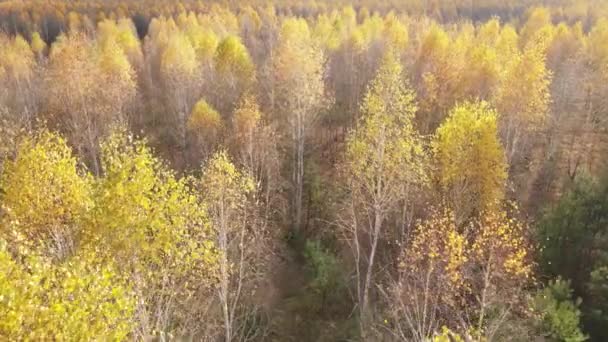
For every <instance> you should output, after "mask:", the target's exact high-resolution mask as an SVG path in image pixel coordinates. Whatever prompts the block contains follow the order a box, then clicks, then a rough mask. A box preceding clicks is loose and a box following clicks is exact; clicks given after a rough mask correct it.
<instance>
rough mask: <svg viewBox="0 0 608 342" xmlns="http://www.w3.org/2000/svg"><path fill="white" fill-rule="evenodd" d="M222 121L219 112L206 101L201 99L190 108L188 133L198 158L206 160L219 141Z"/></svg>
mask: <svg viewBox="0 0 608 342" xmlns="http://www.w3.org/2000/svg"><path fill="white" fill-rule="evenodd" d="M222 129H223V123H222V118H221V116H220V114H219V113H218V112H217V111H216V110H215V109H213V108H212V107H211V106H210V105H209V104H208V103H207V101H205V100H203V99H201V100H199V101H198V102H197V103H196V104H195V105H194V108H192V113H190V118H189V119H188V133H189V136H191V137H192V144H193V146H192V147H191V148H192V149H194V150H195V151H194V153H193V154H194V155H195V156H196V157H198V158H196V157H195V158H193V159H194V160H196V161H197V162H198V160H203V161H205V160H207V159H208V158H210V157H211V155H212V154H213V153H214V151H215V147H216V146H217V145H218V144H219V143H220V137H221V134H222Z"/></svg>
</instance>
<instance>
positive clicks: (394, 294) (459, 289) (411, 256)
mask: <svg viewBox="0 0 608 342" xmlns="http://www.w3.org/2000/svg"><path fill="white" fill-rule="evenodd" d="M440 210H441V209H440ZM468 260H469V251H468V242H467V239H466V236H465V235H464V234H462V233H461V232H460V229H459V227H458V226H457V225H456V220H455V218H454V213H453V212H451V211H450V210H449V209H443V210H442V211H439V210H434V211H433V212H432V213H431V215H430V217H429V218H428V219H426V220H425V221H423V222H419V223H418V224H417V225H416V228H415V230H414V232H413V237H412V240H411V242H410V245H409V246H408V248H406V249H404V250H403V253H402V255H401V257H400V260H399V264H398V270H399V274H398V280H397V281H396V282H395V283H394V284H392V286H391V291H390V293H389V296H390V297H389V298H391V299H393V303H392V304H391V316H392V317H393V319H394V320H395V327H396V331H397V334H398V336H399V337H400V338H401V339H402V340H408V339H412V340H414V341H426V340H428V338H430V337H431V336H432V334H433V333H434V332H435V331H436V330H438V328H439V327H440V326H442V325H444V326H445V325H452V324H454V321H453V318H454V317H455V316H457V315H459V310H460V305H461V303H462V301H463V300H464V298H465V297H464V295H465V294H466V290H467V285H468V284H467V282H466V280H467V279H466V266H467V262H468Z"/></svg>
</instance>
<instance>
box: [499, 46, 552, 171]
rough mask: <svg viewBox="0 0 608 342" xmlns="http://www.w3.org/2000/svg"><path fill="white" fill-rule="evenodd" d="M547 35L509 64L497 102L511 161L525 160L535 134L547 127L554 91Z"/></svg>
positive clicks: (512, 162) (506, 67)
mask: <svg viewBox="0 0 608 342" xmlns="http://www.w3.org/2000/svg"><path fill="white" fill-rule="evenodd" d="M546 44H547V43H546V37H544V36H542V35H541V36H540V37H538V41H537V42H535V44H528V45H527V46H526V48H525V49H524V51H523V53H519V54H517V55H515V56H514V58H513V59H512V60H511V61H510V62H509V64H507V65H506V66H505V71H504V74H503V77H502V79H501V81H500V86H499V89H498V91H497V92H496V94H495V98H494V99H493V103H494V104H495V106H496V109H497V111H498V113H500V136H501V139H502V141H503V143H504V145H505V152H506V156H507V160H508V161H509V164H510V165H511V166H513V165H514V164H515V163H518V162H520V161H521V157H522V156H523V155H525V153H526V151H527V149H528V148H529V143H530V141H531V140H532V139H531V137H532V136H533V134H534V133H535V132H538V131H539V130H540V129H542V128H543V126H544V124H545V122H546V118H547V113H548V110H549V103H550V99H551V95H550V93H549V84H550V81H551V72H550V71H549V70H547V68H546V66H545V58H546V55H545V47H546Z"/></svg>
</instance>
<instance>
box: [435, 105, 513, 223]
mask: <svg viewBox="0 0 608 342" xmlns="http://www.w3.org/2000/svg"><path fill="white" fill-rule="evenodd" d="M497 120H498V115H497V114H496V111H494V110H493V109H491V108H490V106H489V105H488V104H487V103H486V102H478V103H472V102H465V103H463V104H459V105H456V107H454V108H453V109H452V110H451V111H450V114H449V116H448V118H447V119H446V121H444V123H443V124H442V125H441V126H440V127H439V128H438V129H437V132H436V134H435V137H434V138H433V142H432V144H431V145H432V149H433V154H434V157H435V162H436V166H437V182H438V185H439V187H440V192H441V193H442V194H443V196H444V197H445V198H446V199H447V200H448V201H449V203H450V205H451V206H452V207H453V208H454V211H455V215H456V219H457V222H463V221H465V220H466V219H468V218H469V217H471V216H473V215H475V214H478V213H480V212H481V211H483V210H486V209H490V208H492V207H493V206H494V205H495V204H496V203H498V202H499V201H500V200H501V199H502V198H503V197H504V191H505V181H506V179H507V164H506V160H505V154H504V152H503V149H502V146H501V144H500V141H499V140H498V136H497Z"/></svg>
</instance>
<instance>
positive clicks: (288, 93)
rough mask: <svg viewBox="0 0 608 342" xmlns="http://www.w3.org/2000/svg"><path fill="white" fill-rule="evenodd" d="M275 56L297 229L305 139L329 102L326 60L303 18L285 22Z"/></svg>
mask: <svg viewBox="0 0 608 342" xmlns="http://www.w3.org/2000/svg"><path fill="white" fill-rule="evenodd" d="M274 57H275V59H274V60H273V70H274V78H275V82H274V84H275V87H276V88H275V93H276V96H277V103H278V104H279V105H278V108H277V111H276V112H275V114H276V115H278V113H282V115H284V116H285V117H284V118H283V119H284V120H285V121H286V123H287V127H288V128H289V131H290V133H289V134H290V138H291V145H292V146H291V149H290V150H291V151H290V153H291V162H292V166H291V172H292V177H291V178H292V179H291V181H292V187H293V189H292V191H293V193H292V196H291V197H292V198H291V200H292V203H291V209H292V210H293V214H292V217H293V222H292V225H293V228H294V229H295V230H296V231H297V230H298V229H300V228H301V225H302V212H303V211H302V207H303V204H302V199H303V196H304V170H305V167H304V157H305V153H306V148H307V146H306V145H307V143H306V142H307V138H308V135H309V131H310V130H311V129H312V128H313V127H314V124H315V122H316V121H317V118H318V117H319V114H320V112H321V111H322V110H323V109H324V107H325V103H326V102H327V98H326V94H325V85H324V82H323V66H324V62H325V60H324V57H323V54H322V52H321V50H320V49H319V48H318V47H317V46H316V44H315V43H314V42H313V41H312V39H311V33H310V30H309V28H308V24H307V23H306V21H305V20H303V19H300V20H297V19H288V20H285V21H284V22H283V25H282V27H281V31H280V35H279V45H278V47H277V51H276V54H275V56H274ZM294 66H297V67H294Z"/></svg>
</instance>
